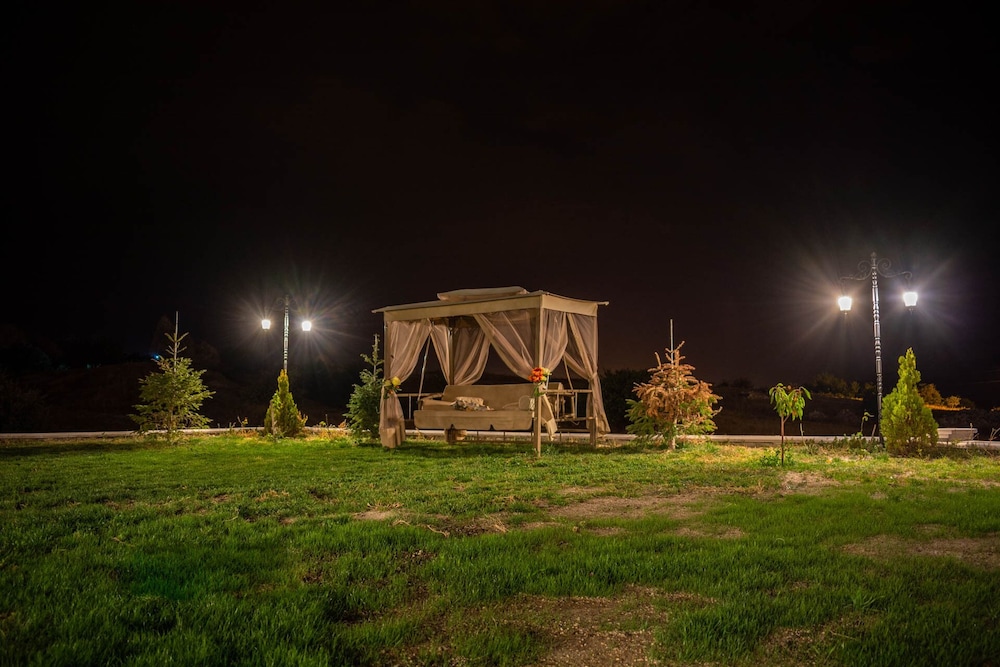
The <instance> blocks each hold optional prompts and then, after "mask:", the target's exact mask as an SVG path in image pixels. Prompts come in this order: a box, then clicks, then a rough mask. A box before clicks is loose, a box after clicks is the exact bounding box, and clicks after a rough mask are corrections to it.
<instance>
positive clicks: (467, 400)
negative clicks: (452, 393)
mask: <svg viewBox="0 0 1000 667" xmlns="http://www.w3.org/2000/svg"><path fill="white" fill-rule="evenodd" d="M455 409H456V410H492V408H490V407H489V406H487V405H486V403H485V402H484V401H483V398H482V397H481V396H459V397H457V398H456V399H455Z"/></svg>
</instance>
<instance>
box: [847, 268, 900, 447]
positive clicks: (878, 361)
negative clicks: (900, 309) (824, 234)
mask: <svg viewBox="0 0 1000 667" xmlns="http://www.w3.org/2000/svg"><path fill="white" fill-rule="evenodd" d="M889 266H890V263H889V260H887V259H879V258H878V256H877V255H876V254H875V253H874V252H873V253H872V256H871V259H870V261H869V262H864V261H862V262H861V263H860V264H858V273H857V274H855V275H853V276H842V277H841V278H840V288H841V291H840V293H841V296H840V298H839V299H837V305H838V306H840V311H841V312H842V313H844V316H845V317H846V316H847V312H848V311H849V310H850V309H851V297H849V296H847V293H846V290H845V289H844V281H846V280H868V279H869V278H871V281H872V319H873V321H874V323H875V408H876V412H877V413H878V414H877V416H876V418H877V420H878V422H877V423H878V437H879V441H880V442H881V443H882V444H883V445H884V444H885V439H884V438H883V436H882V327H881V325H880V323H879V311H878V277H879V275H881V276H882V277H883V278H894V277H896V276H903V277H904V278H905V279H906V291H905V292H903V305H905V306H906V307H907V309H909V310H913V308H914V307H915V306H916V305H917V293H916V292H915V291H913V290H912V289H911V288H910V278H911V275H910V272H909V271H897V272H894V273H890V271H889Z"/></svg>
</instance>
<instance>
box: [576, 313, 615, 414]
mask: <svg viewBox="0 0 1000 667" xmlns="http://www.w3.org/2000/svg"><path fill="white" fill-rule="evenodd" d="M566 317H567V320H568V322H569V326H568V327H567V328H568V330H569V335H570V339H571V342H570V344H568V345H567V346H566V365H567V366H569V367H570V369H572V370H573V372H575V373H578V374H580V375H581V376H583V377H585V378H586V379H587V383H588V384H589V385H590V401H588V403H587V406H588V410H587V412H588V416H592V417H594V419H595V420H596V421H597V431H598V432H599V433H609V432H610V431H611V426H610V425H609V424H608V415H607V413H606V412H605V411H604V397H603V396H602V395H601V377H600V373H599V372H598V370H597V318H596V317H594V316H591V315H579V314H577V313H567V314H566Z"/></svg>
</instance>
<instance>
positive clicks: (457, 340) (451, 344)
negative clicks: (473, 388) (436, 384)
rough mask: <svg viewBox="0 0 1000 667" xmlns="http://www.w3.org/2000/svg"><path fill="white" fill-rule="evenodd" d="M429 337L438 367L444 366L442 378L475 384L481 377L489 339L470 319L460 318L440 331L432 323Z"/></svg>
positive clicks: (484, 367) (487, 354) (454, 382)
mask: <svg viewBox="0 0 1000 667" xmlns="http://www.w3.org/2000/svg"><path fill="white" fill-rule="evenodd" d="M431 337H432V338H431V340H433V341H434V349H435V351H437V354H438V360H439V361H440V362H441V367H442V368H445V369H446V370H445V371H444V378H445V381H446V382H447V383H448V384H475V382H476V380H478V379H479V378H481V377H483V372H485V371H486V361H487V359H489V355H490V342H489V341H488V340H487V339H486V334H485V333H484V332H483V330H482V329H481V328H479V326H478V325H477V324H476V323H475V321H474V320H472V319H465V318H461V319H459V320H457V321H456V322H454V323H453V324H452V326H451V327H450V330H449V329H448V328H446V329H445V330H444V331H443V335H442V332H438V330H437V328H436V327H435V330H433V331H432V332H431ZM442 349H444V355H445V356H444V357H442V353H441V351H442ZM445 358H447V359H448V361H447V362H446V361H445Z"/></svg>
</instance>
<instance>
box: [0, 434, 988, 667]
mask: <svg viewBox="0 0 1000 667" xmlns="http://www.w3.org/2000/svg"><path fill="white" fill-rule="evenodd" d="M786 458H787V459H788V460H786V465H785V466H784V467H781V466H779V465H777V457H776V456H775V454H774V452H773V450H762V449H754V448H745V447H736V446H727V445H722V444H713V443H709V442H705V443H694V444H688V445H685V446H684V447H683V448H681V449H679V450H677V451H663V450H660V449H656V448H651V447H646V446H643V445H640V444H635V443H630V444H624V445H617V446H608V447H598V448H596V449H595V448H590V447H589V446H586V445H579V444H566V445H544V451H543V456H542V457H541V458H540V459H539V458H536V457H535V456H534V452H533V450H532V445H531V444H530V443H529V442H506V443H484V442H475V443H460V444H458V445H455V446H449V445H446V444H444V443H441V442H432V441H409V442H407V443H404V445H403V446H402V447H400V448H398V449H396V450H392V451H389V450H383V449H382V448H381V447H378V446H356V445H354V444H352V443H350V442H348V441H347V440H345V439H341V438H338V437H329V438H324V437H310V438H309V439H306V440H283V441H278V442H274V441H271V440H267V439H264V438H259V437H257V436H245V435H240V434H232V435H222V436H208V437H191V438H188V439H185V440H183V441H182V442H181V443H180V444H178V445H167V444H165V443H163V442H157V441H149V440H142V439H134V440H132V439H129V440H95V441H89V442H66V441H52V442H35V441H11V442H5V443H0V471H2V476H0V489H2V493H0V640H2V641H0V664H3V665H46V666H49V665H117V664H122V665H162V664H166V663H168V662H172V663H174V664H182V665H236V664H239V665H282V666H284V665H572V666H574V667H579V666H583V665H607V664H612V663H614V662H615V661H616V660H617V661H618V663H617V664H629V665H637V664H650V665H653V664H661V665H805V664H816V665H839V664H843V665H907V666H913V665H997V664H1000V458H997V457H996V456H990V455H986V454H973V453H965V454H961V455H958V454H956V455H954V456H953V457H937V458H933V459H921V460H917V459H895V458H889V457H887V456H885V455H880V454H875V455H872V454H869V453H867V452H864V451H853V450H847V449H845V448H840V449H838V448H831V449H821V448H818V447H815V446H810V447H807V448H803V447H801V446H796V447H794V448H792V449H790V450H789V452H788V453H787V455H786Z"/></svg>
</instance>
